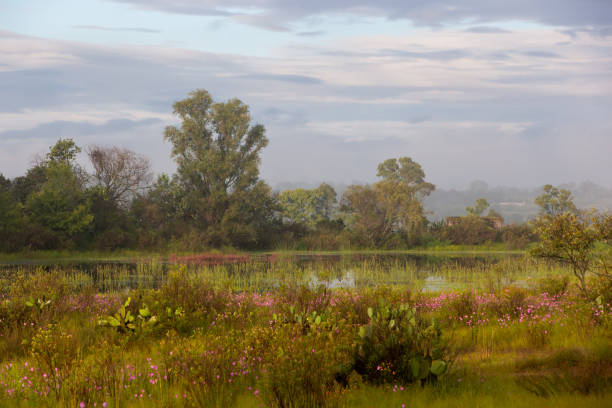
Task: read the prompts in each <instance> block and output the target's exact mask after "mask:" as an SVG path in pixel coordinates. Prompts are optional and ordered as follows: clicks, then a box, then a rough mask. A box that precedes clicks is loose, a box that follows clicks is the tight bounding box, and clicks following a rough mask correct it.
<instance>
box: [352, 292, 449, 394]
mask: <svg viewBox="0 0 612 408" xmlns="http://www.w3.org/2000/svg"><path fill="white" fill-rule="evenodd" d="M368 315H369V316H370V323H369V324H367V325H364V326H361V327H360V328H359V339H358V341H357V345H356V348H355V352H354V369H355V371H356V372H357V373H358V374H360V375H361V376H362V377H363V378H364V379H366V380H367V381H370V382H373V383H387V382H395V381H399V382H402V383H412V382H415V381H421V382H426V381H435V380H436V378H437V377H438V376H440V375H442V374H444V372H445V371H446V369H447V365H448V361H447V355H446V354H447V350H446V347H445V344H444V342H443V340H442V336H441V331H440V329H439V328H438V327H437V325H436V324H435V321H432V322H431V323H427V322H425V320H424V319H423V318H421V317H420V316H419V315H418V314H417V312H416V310H415V309H411V308H409V307H408V306H407V305H402V306H400V307H399V308H390V307H389V306H387V305H386V304H385V303H384V302H382V301H381V303H380V304H379V306H378V307H377V309H376V311H374V310H373V309H369V310H368Z"/></svg>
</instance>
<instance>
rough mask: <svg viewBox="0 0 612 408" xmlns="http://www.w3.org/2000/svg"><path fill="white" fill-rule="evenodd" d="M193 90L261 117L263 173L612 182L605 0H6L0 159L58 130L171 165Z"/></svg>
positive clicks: (461, 183)
mask: <svg viewBox="0 0 612 408" xmlns="http://www.w3.org/2000/svg"><path fill="white" fill-rule="evenodd" d="M196 88H204V89H207V90H208V91H209V92H211V94H212V95H213V97H214V98H215V99H216V100H226V99H229V98H232V97H238V98H240V99H241V100H242V101H244V102H245V103H247V104H248V105H249V106H250V108H251V112H252V115H253V118H254V120H255V121H257V122H259V123H262V124H264V125H265V127H266V129H267V136H268V138H269V139H270V143H269V146H268V147H267V148H266V149H265V151H264V154H263V157H262V166H261V173H262V176H263V177H264V178H265V179H266V180H267V181H268V182H270V183H271V184H275V183H279V182H319V181H330V182H336V183H350V182H352V181H356V180H357V181H366V182H368V181H373V180H374V179H375V174H376V165H377V163H379V162H381V161H383V160H384V159H387V158H390V157H399V156H410V157H412V158H413V159H414V160H416V161H417V162H419V163H421V164H422V166H423V168H424V170H425V172H426V174H427V178H428V180H430V181H431V182H433V183H434V184H436V185H438V186H440V187H444V188H451V187H452V188H464V187H466V186H468V185H469V183H470V182H471V181H472V180H475V179H480V180H484V181H486V182H487V183H488V184H489V185H511V186H525V187H527V186H529V187H533V186H538V185H542V184H545V183H553V184H560V183H564V182H580V181H583V180H587V179H588V180H592V181H594V182H596V183H599V184H601V185H603V186H606V187H612V177H611V175H612V159H611V156H612V2H611V1H609V0H540V1H533V0H513V1H507V0H499V1H497V0H464V1H455V0H357V1H351V0H326V1H323V0H311V1H302V0H296V1H287V0H250V1H246V0H224V1H221V0H54V1H48V0H0V93H1V95H2V97H1V98H0V173H3V174H4V175H5V176H8V177H15V176H18V175H21V174H23V173H24V171H25V170H26V169H27V168H28V167H29V166H30V162H31V160H32V158H33V157H34V155H35V154H36V153H40V152H44V151H46V150H47V149H48V147H49V146H50V145H52V144H54V143H55V141H56V140H57V139H58V138H60V137H63V138H67V137H70V138H73V139H75V141H76V142H77V144H79V145H81V146H87V145H90V144H94V143H95V144H99V145H118V146H123V147H128V148H130V149H133V150H135V151H137V152H140V153H143V154H145V155H147V156H148V157H149V158H150V159H151V161H152V163H153V167H154V169H155V171H156V172H161V171H165V172H172V171H173V170H174V166H173V163H172V161H171V160H170V158H169V152H170V146H169V145H168V144H167V143H164V142H163V139H162V133H163V129H164V127H165V126H166V125H169V124H175V123H176V122H177V119H176V117H174V116H173V115H172V108H171V105H172V103H173V102H174V101H176V100H180V99H183V98H185V97H186V96H187V93H188V92H189V91H191V90H193V89H196Z"/></svg>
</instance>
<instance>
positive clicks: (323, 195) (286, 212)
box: [277, 183, 336, 229]
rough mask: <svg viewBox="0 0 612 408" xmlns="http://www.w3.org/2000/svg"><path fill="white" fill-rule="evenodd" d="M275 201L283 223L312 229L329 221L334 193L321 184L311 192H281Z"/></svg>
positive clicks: (334, 199)
mask: <svg viewBox="0 0 612 408" xmlns="http://www.w3.org/2000/svg"><path fill="white" fill-rule="evenodd" d="M277 201H278V204H279V206H280V215H281V218H282V220H283V221H285V222H289V223H291V224H295V223H300V224H304V225H306V226H307V227H309V228H311V229H314V228H315V227H316V225H317V224H318V223H320V222H323V221H329V220H331V218H332V215H333V212H334V209H335V206H336V191H335V190H334V189H333V187H331V186H330V185H329V184H326V183H323V184H321V185H320V186H319V187H318V188H315V189H312V190H306V189H303V188H298V189H295V190H286V191H283V192H281V193H280V194H279V195H278V197H277Z"/></svg>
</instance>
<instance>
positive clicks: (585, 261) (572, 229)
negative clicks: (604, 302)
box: [531, 211, 612, 297]
mask: <svg viewBox="0 0 612 408" xmlns="http://www.w3.org/2000/svg"><path fill="white" fill-rule="evenodd" d="M610 219H611V216H610V215H600V214H597V213H595V212H582V213H579V214H576V213H573V212H569V211H566V212H563V213H560V214H556V215H548V214H547V215H544V216H541V217H540V218H539V219H538V220H537V221H536V223H535V232H536V233H537V234H538V235H539V237H540V243H539V245H538V246H537V247H536V248H534V249H533V250H532V252H531V253H532V255H534V256H537V257H541V258H547V259H552V260H555V261H558V262H560V263H562V264H565V265H568V266H569V267H570V268H571V269H572V272H573V274H574V276H575V277H576V279H577V280H578V288H579V289H580V291H581V292H582V294H583V295H584V296H585V297H590V291H589V287H588V285H587V284H588V282H587V275H588V274H589V272H592V271H594V267H596V266H605V263H603V261H604V260H603V259H601V258H600V254H598V253H597V252H596V251H595V244H596V243H597V242H598V241H603V240H606V239H609V232H608V231H607V226H608V225H610V222H611V221H610ZM599 272H600V273H604V275H606V276H607V278H608V279H610V278H612V277H611V276H609V275H608V273H607V268H605V267H604V268H603V269H602V270H600V271H599Z"/></svg>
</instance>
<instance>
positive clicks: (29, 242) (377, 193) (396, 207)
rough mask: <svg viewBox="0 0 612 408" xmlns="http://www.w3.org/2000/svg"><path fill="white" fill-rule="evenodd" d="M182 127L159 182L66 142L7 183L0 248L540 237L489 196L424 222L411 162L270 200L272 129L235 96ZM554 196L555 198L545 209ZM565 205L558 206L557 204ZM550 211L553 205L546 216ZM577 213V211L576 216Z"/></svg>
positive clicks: (190, 115) (111, 152) (112, 155)
mask: <svg viewBox="0 0 612 408" xmlns="http://www.w3.org/2000/svg"><path fill="white" fill-rule="evenodd" d="M173 112H174V114H176V115H177V116H178V117H179V118H180V126H167V127H166V129H165V131H164V135H163V137H164V139H165V140H166V141H168V142H170V144H171V145H172V149H171V157H172V158H173V159H174V161H175V162H176V164H177V170H176V173H175V174H173V175H167V174H161V175H158V176H157V178H156V179H155V180H153V176H152V173H151V166H150V163H149V160H148V159H147V158H145V157H143V156H142V155H139V154H138V153H135V152H133V151H130V150H128V149H124V148H119V147H106V146H89V147H87V148H86V149H85V153H86V154H87V157H88V159H89V162H90V164H91V168H92V170H91V171H89V172H88V171H86V170H85V169H84V168H82V167H81V166H80V165H78V164H77V160H76V159H77V156H78V155H79V154H80V153H81V152H82V150H81V147H79V146H77V145H76V144H75V142H74V141H73V140H71V139H60V140H58V141H57V143H56V144H55V145H54V146H52V147H50V149H49V152H47V153H46V155H45V156H44V157H41V158H39V159H38V160H37V161H36V162H35V163H34V165H33V166H32V167H31V168H30V169H28V170H27V172H26V174H25V175H23V176H20V177H16V178H14V179H12V180H9V179H7V178H5V177H3V176H2V175H0V250H1V251H5V252H11V251H21V250H41V249H103V250H112V249H118V248H135V249H149V250H165V249H179V250H200V249H205V248H211V247H234V248H243V249H271V248H292V249H348V248H355V249H356V248H410V247H413V246H416V245H426V244H432V243H434V244H435V243H452V244H469V245H474V244H481V243H486V242H505V243H506V244H507V246H508V247H512V248H515V247H516V248H522V247H525V246H526V245H527V244H529V243H530V242H533V241H534V240H535V239H536V236H535V234H534V232H533V228H532V227H531V226H529V225H527V224H522V225H510V226H504V227H503V228H497V227H496V226H494V225H491V223H490V222H489V221H488V220H490V219H491V217H499V214H497V213H495V212H494V211H489V214H488V215H487V216H483V215H484V211H485V210H486V209H487V208H488V206H489V205H488V203H487V201H486V199H484V198H482V199H479V200H478V201H477V202H476V204H475V205H474V206H473V207H468V208H466V212H467V215H466V216H465V217H461V219H460V222H458V223H454V224H453V225H447V223H445V222H435V223H432V222H429V221H428V220H427V218H426V215H427V213H426V211H425V209H424V207H423V199H424V198H425V197H427V196H428V195H429V194H431V193H432V191H434V190H435V186H434V185H433V184H431V183H430V182H428V181H426V180H425V172H424V171H423V169H422V167H421V165H420V164H419V163H417V162H416V161H414V160H412V159H411V158H410V157H400V158H397V159H396V158H392V159H388V160H385V161H384V162H382V163H380V164H379V166H378V169H377V170H378V171H377V176H378V177H379V181H377V182H376V183H373V184H366V185H352V186H349V187H348V188H347V190H346V191H345V192H344V193H343V194H342V196H341V197H338V196H337V194H336V191H335V190H334V189H333V188H332V187H331V186H330V185H328V184H326V183H323V184H321V185H320V186H319V187H318V188H314V189H294V190H288V191H283V192H280V193H274V192H273V191H272V190H271V188H270V187H269V186H268V185H267V184H266V183H265V182H264V181H263V180H261V179H260V178H259V164H260V161H261V152H262V150H263V149H264V148H265V147H266V145H267V144H268V139H267V138H266V135H265V128H264V127H263V126H262V125H260V124H253V123H252V120H251V116H250V113H249V108H248V106H247V105H245V104H244V103H242V102H241V101H240V100H238V99H231V100H229V101H227V102H215V101H213V99H212V97H211V96H210V94H209V93H208V92H207V91H205V90H196V91H193V92H191V93H190V94H189V95H188V97H187V98H186V99H184V100H181V101H178V102H176V103H175V104H174V105H173ZM547 197H548V201H546V200H547ZM538 200H540V201H539V202H538V201H536V203H537V204H538V205H540V206H541V207H542V209H543V211H550V212H555V211H558V208H555V207H554V205H553V204H551V200H552V201H554V202H555V203H557V205H561V206H562V205H566V206H567V205H569V204H568V203H572V204H571V205H573V202H572V197H571V193H569V192H567V193H566V190H561V191H560V190H559V189H555V188H554V187H552V186H546V187H545V191H544V193H543V195H542V196H541V197H539V198H538ZM559 203H561V204H559ZM549 207H550V208H549ZM574 208H575V207H574Z"/></svg>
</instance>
